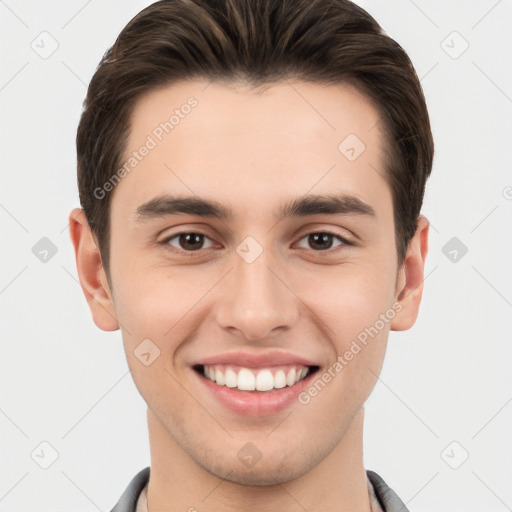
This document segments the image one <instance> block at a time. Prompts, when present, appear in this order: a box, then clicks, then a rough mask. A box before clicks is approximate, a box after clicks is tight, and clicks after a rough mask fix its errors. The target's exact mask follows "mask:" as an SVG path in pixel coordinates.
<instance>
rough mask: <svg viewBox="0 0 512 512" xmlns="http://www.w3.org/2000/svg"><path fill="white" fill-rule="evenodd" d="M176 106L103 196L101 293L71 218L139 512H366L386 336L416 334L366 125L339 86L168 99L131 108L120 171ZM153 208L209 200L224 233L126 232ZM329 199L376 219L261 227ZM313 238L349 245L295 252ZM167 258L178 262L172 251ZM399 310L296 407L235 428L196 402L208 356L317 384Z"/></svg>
mask: <svg viewBox="0 0 512 512" xmlns="http://www.w3.org/2000/svg"><path fill="white" fill-rule="evenodd" d="M207 85H208V86H207ZM206 86H207V87H206ZM190 96H194V97H195V98H196V99H197V101H198V105H197V106H196V107H195V108H194V109H193V110H192V111H191V113H190V114H189V115H188V116H186V118H185V119H182V120H180V123H179V125H178V126H176V127H175V128H174V130H173V131H172V132H171V133H170V134H169V135H167V136H166V137H165V138H164V139H163V141H162V142H161V143H160V144H159V145H158V146H157V147H156V148H155V149H153V150H152V151H151V152H150V153H149V155H148V156H147V157H146V158H144V159H143V160H142V161H141V162H140V163H139V164H138V165H137V167H136V168H135V169H134V170H133V171H132V172H131V173H129V174H127V175H126V176H125V177H124V178H123V179H122V181H121V182H120V183H119V184H118V185H117V187H116V188H115V190H114V192H113V194H114V195H113V198H112V203H111V257H110V285H111V286H110V285H109V281H108V280H107V277H106V272H105V269H104V268H103V266H102V262H101V256H100V252H99V249H98V245H97V240H96V237H95V235H94V234H93V233H92V232H91V231H90V229H89V226H88V223H87V221H86V219H85V215H84V214H83V211H82V210H80V209H75V210H73V211H72V212H71V215H70V232H71V238H72V241H73V244H74V247H75V251H76V262H77V268H78V274H79V277H80V282H81V285H82V288H83V291H84V294H85V296H86V298H87V301H88V304H89V306H90V309H91V313H92V316H93V319H94V322H95V323H96V325H97V326H98V327H99V328H100V329H103V330H106V331H110V330H116V329H118V328H120V329H121V331H122V336H123V342H124V346H125V351H126V357H127V361H128V364H129V367H130V370H131V373H132V376H133V379H134V382H135V384H136V386H137V388H138V390H139V391H140V393H141V395H142V397H143V398H144V400H145V401H146V403H147V405H148V428H149V441H150V451H151V478H150V481H149V487H148V505H149V510H150V512H163V511H185V510H189V508H190V507H195V508H196V509H197V510H200V511H202V510H206V509H207V510H209V511H211V512H215V511H217V512H220V511H242V510H251V511H254V512H259V511H270V510H276V511H277V510H286V511H287V512H295V511H303V510H304V509H306V510H308V511H309V512H313V511H320V510H321V511H324V512H325V511H340V510H347V511H348V510H358V511H361V512H362V511H364V512H369V511H370V503H369V497H368V490H367V484H366V474H365V468H364V465H363V441H362V432H363V420H364V403H365V401H366V399H367V398H368V396H369V394H370V393H371V391H372V389H373V388H374V386H375V383H376V380H377V376H378V375H379V373H380V370H381V367H382V363H383V359H384V355H385V351H386V345H387V339H388V334H389V331H390V330H406V329H409V328H410V327H411V326H412V325H413V324H414V322H415V320H416V317H417V314H418V308H419V305H420V301H421V295H422V291H423V277H424V265H425V257H426V254H427V249H428V227H429V225H428V221H427V219H426V218H425V217H423V216H420V218H419V221H418V228H417V231H416V234H415V235H414V238H413V239H412V240H411V242H410V244H409V248H408V252H407V256H406V258H405V261H404V263H403V265H401V266H400V267H399V266H398V260H397V253H396V242H395V226H394V221H393V205H392V196H391V190H390V188H389V185H388V184H387V182H386V181H385V180H384V178H383V176H384V169H383V167H382V162H383V158H384V153H383V150H384V143H385V135H384V133H383V132H382V131H381V129H380V125H379V124H378V122H379V119H380V118H379V113H378V111H377V109H376V108H375V107H374V105H373V104H372V103H371V102H370V101H369V100H368V99H367V98H366V97H365V96H364V95H363V94H362V93H360V92H359V91H358V90H357V89H355V88H354V87H353V86H350V85H348V84H339V85H337V86H324V85H319V84H311V83H305V82H300V81H291V82H280V83H277V84H273V85H272V86H270V87H267V88H265V89H263V90H260V91H258V92H255V91H254V90H253V89H250V88H249V87H248V86H246V85H243V84H236V85H235V84H229V83H218V82H214V83H210V84H208V83H207V82H206V81H201V80H196V81H190V82H179V83H176V84H173V85H172V86H169V87H165V88H162V89H160V90H157V91H153V92H150V93H148V94H146V95H145V96H143V97H142V98H141V99H140V100H139V101H138V103H137V104H136V106H135V109H134V112H133V115H132V122H131V128H132V130H131V133H130V136H129V140H128V144H127V148H126V149H127V155H128V154H129V153H130V152H131V151H133V150H136V149H137V148H139V147H140V146H141V145H142V144H143V143H144V141H145V140H146V137H147V136H148V134H150V133H151V132H152V130H154V128H155V127H156V126H158V125H159V123H160V122H162V121H163V120H165V119H168V117H169V115H170V114H171V113H172V111H173V110H174V109H175V108H179V107H180V105H182V104H184V103H185V102H186V101H187V98H189V97H190ZM312 107H313V108H312ZM348 134H356V135H357V136H358V137H359V139H360V140H361V141H363V142H364V144H365V146H366V149H365V151H364V152H363V153H362V154H361V155H360V156H359V157H358V158H357V159H356V160H355V161H353V162H351V161H349V160H348V159H347V158H346V157H345V156H344V155H343V154H342V153H341V152H340V151H339V150H338V145H339V144H340V142H341V141H342V140H344V139H345V137H346V136H347V135H348ZM165 193H168V194H173V195H184V196H199V197H201V198H208V199H214V200H216V201H218V202H220V203H222V204H223V205H225V206H227V207H229V208H231V209H232V210H233V214H234V217H233V218H232V219H230V220H223V221H221V220H219V219H211V218H207V217H200V216H197V215H190V214H174V215H166V216H162V217H159V218H147V219H144V220H137V216H136V215H135V212H136V210H137V207H138V206H140V205H141V204H143V203H144V202H146V201H148V200H150V199H152V198H154V197H156V196H159V195H161V194H165ZM333 193H344V194H348V195H351V196H355V197H357V198H359V199H360V200H361V201H364V202H365V203H367V204H368V205H370V206H371V207H372V208H373V210H374V211H375V215H374V216H370V215H362V214H357V213H349V214H336V215H329V214H322V213H319V214H318V213H317V214H313V215H309V216H306V217H297V218H293V217H290V218H284V219H279V218H277V217H276V215H275V211H277V209H278V208H279V206H280V205H281V204H282V203H284V202H286V201H288V200H291V199H295V198H301V197H302V196H304V195H305V194H318V195H324V194H325V195H330V194H333ZM326 231H327V232H331V233H334V234H335V235H338V236H341V237H343V238H345V239H346V240H347V241H351V242H353V244H352V245H349V244H344V243H343V242H341V241H340V239H338V238H337V237H336V236H334V237H332V238H331V241H330V242H329V243H325V242H324V245H323V246H322V245H321V244H320V246H318V245H317V246H315V245H314V243H313V242H311V240H310V238H309V237H308V236H307V235H309V234H312V233H322V232H326ZM182 232H184V233H196V232H200V233H204V234H205V235H206V238H204V241H203V243H202V245H201V242H199V243H197V242H196V245H195V246H192V249H190V248H189V247H190V246H186V245H185V246H183V244H182V245H180V238H179V237H175V238H174V239H172V240H169V241H167V242H166V239H167V240H168V239H169V238H170V237H171V236H172V235H175V234H177V233H182ZM247 236H252V237H253V238H254V239H255V240H256V241H257V242H258V243H259V244H260V246H261V248H262V249H263V252H262V254H261V255H260V256H259V257H258V258H257V259H256V260H255V261H254V262H252V263H250V264H249V263H247V262H246V261H245V260H244V259H242V258H241V257H240V256H239V255H238V254H237V252H236V248H237V247H238V245H239V244H240V243H241V242H242V241H243V240H244V239H245V238H246V237H247ZM159 242H163V243H159ZM330 244H331V245H330ZM194 247H197V249H195V250H194V249H193V248H194ZM322 247H324V248H322ZM179 248H181V249H182V250H188V251H189V252H190V253H191V254H192V256H190V257H188V256H182V255H179V254H178V253H177V252H175V251H173V249H179ZM399 296H400V303H401V310H400V312H399V313H397V314H396V316H395V317H394V318H393V320H392V321H390V322H388V323H386V325H385V327H384V328H383V329H381V330H380V331H379V333H378V335H377V336H375V337H374V338H373V339H370V340H369V342H368V344H367V345H366V346H365V347H364V348H363V349H362V350H361V351H360V352H359V353H358V354H357V355H355V356H354V358H353V359H352V360H351V361H350V362H349V363H348V364H347V365H346V367H345V368H343V371H341V372H339V373H338V374H337V375H336V377H335V378H334V379H332V380H331V382H330V383H329V384H328V385H327V386H326V387H325V388H324V389H323V390H322V391H321V392H319V393H318V395H317V396H316V397H314V398H313V399H311V401H310V402H309V403H308V404H306V405H302V404H300V403H298V402H297V403H294V404H293V405H292V406H291V407H288V408H287V409H286V410H284V411H282V412H280V413H278V414H272V415H266V416H260V417H249V416H244V415H240V414H237V413H235V412H232V411H230V410H228V409H226V408H225V407H224V406H223V405H221V404H220V403H218V402H217V401H216V400H214V399H212V397H211V396H210V395H209V394H206V393H205V391H204V388H203V386H202V385H201V383H200V382H199V381H198V379H197V376H196V375H195V374H194V373H193V372H194V371H193V370H192V369H191V366H190V365H191V364H192V363H193V362H195V361H198V360H199V359H201V358H203V357H206V356H212V355H215V354H219V353H224V352H229V351H234V350H242V351H247V352H251V353H255V354H258V353H263V352H266V351H268V350H272V349H276V348H277V349H280V350H281V351H283V352H286V353H290V354H296V355H299V356H302V357H306V358H308V359H312V360H314V361H317V362H318V363H317V364H318V365H319V366H320V367H321V369H320V372H322V371H325V370H326V369H327V368H329V367H330V366H331V365H332V364H333V362H334V361H336V358H337V356H338V355H341V354H344V353H345V351H346V350H348V349H349V347H350V345H351V343H352V341H353V340H354V339H356V337H357V335H358V334H359V333H360V332H361V331H363V330H364V329H365V327H369V326H372V325H374V324H375V322H376V320H377V319H378V318H379V315H380V314H382V313H385V312H386V311H388V310H390V309H391V308H392V307H393V305H394V304H396V303H397V302H398V299H399ZM147 338H149V339H150V340H152V342H153V343H154V344H155V345H156V346H158V348H159V349H160V351H161V354H160V356H159V357H158V358H157V359H155V361H154V362H153V363H152V364H151V365H149V366H145V365H144V364H142V363H141V361H140V360H139V359H138V358H137V357H135V355H134V350H135V349H136V347H137V346H138V345H139V344H140V343H141V341H142V340H144V339H147ZM320 374H321V373H319V375H320ZM247 442H251V443H253V444H254V445H255V446H256V447H257V449H258V451H259V452H260V453H261V459H260V460H259V461H258V462H257V463H256V464H254V465H253V466H252V467H250V468H248V467H246V466H245V465H244V464H242V463H241V462H240V460H239V458H238V457H237V452H238V451H239V450H240V449H241V448H242V447H243V446H244V445H245V444H246V443H247ZM221 479H222V480H221ZM203 500H204V501H203Z"/></svg>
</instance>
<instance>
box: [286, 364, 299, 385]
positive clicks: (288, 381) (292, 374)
mask: <svg viewBox="0 0 512 512" xmlns="http://www.w3.org/2000/svg"><path fill="white" fill-rule="evenodd" d="M296 376H297V373H296V372H295V368H292V369H291V370H290V371H289V372H288V375H287V376H286V384H288V386H293V385H294V384H295V377H296Z"/></svg>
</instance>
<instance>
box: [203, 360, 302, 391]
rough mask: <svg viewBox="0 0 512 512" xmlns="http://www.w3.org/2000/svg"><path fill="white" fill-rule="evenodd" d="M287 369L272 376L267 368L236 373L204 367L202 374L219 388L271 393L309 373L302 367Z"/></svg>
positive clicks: (218, 368) (215, 366)
mask: <svg viewBox="0 0 512 512" xmlns="http://www.w3.org/2000/svg"><path fill="white" fill-rule="evenodd" d="M288 368H289V370H288V371H287V372H286V370H285V369H284V368H279V369H278V370H277V371H275V373H274V374H273V373H272V371H271V370H270V369H269V368H263V369H261V370H255V369H249V368H240V369H239V370H238V373H237V372H236V371H235V370H234V369H233V368H231V367H229V366H226V365H218V366H217V365H211V366H210V365H206V366H204V367H203V373H204V376H205V377H206V378H207V379H210V380H212V381H213V382H215V383H217V384H218V385H219V386H226V387H228V388H238V389H239V390H241V391H254V390H257V391H271V390H272V389H281V388H284V387H286V386H293V385H294V384H296V383H297V382H299V381H300V380H302V379H304V378H305V377H306V376H307V375H308V373H309V368H307V367H304V366H292V367H291V368H290V367H288Z"/></svg>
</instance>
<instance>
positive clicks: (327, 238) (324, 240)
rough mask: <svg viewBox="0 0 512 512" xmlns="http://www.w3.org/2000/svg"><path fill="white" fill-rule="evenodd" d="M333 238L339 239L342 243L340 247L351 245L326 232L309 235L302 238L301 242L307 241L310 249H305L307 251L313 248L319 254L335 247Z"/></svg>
mask: <svg viewBox="0 0 512 512" xmlns="http://www.w3.org/2000/svg"><path fill="white" fill-rule="evenodd" d="M333 238H337V239H338V240H340V241H341V244H338V246H339V245H349V244H350V242H348V241H347V240H345V239H344V238H342V237H341V236H339V235H336V234H334V233H329V232H325V231H320V232H317V233H309V234H308V235H306V236H304V237H302V238H301V240H306V241H307V244H308V245H309V247H305V249H309V248H311V249H313V250H315V251H317V252H319V251H326V250H329V249H331V248H332V247H333Z"/></svg>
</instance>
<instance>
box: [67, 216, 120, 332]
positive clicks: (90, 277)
mask: <svg viewBox="0 0 512 512" xmlns="http://www.w3.org/2000/svg"><path fill="white" fill-rule="evenodd" d="M69 233H70V236H71V241H72V243H73V246H74V248H75V258H76V267H77V271H78V277H79V279H80V285H81V287H82V290H83V292H84V295H85V298H86V300H87V303H88V304H89V309H90V310H91V313H92V317H93V320H94V323H95V324H96V325H97V326H98V327H99V328H100V329H102V330H104V331H115V330H116V329H119V323H118V321H117V316H116V312H115V309H114V303H113V300H112V294H111V291H110V288H109V285H108V282H107V278H106V275H105V270H104V268H103V263H102V260H101V254H100V250H99V248H98V245H97V243H96V240H95V237H94V233H93V232H92V231H91V228H90V226H89V223H88V222H87V219H86V217H85V213H84V211H83V210H82V209H81V208H75V209H74V210H73V211H72V212H71V213H70V215H69Z"/></svg>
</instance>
